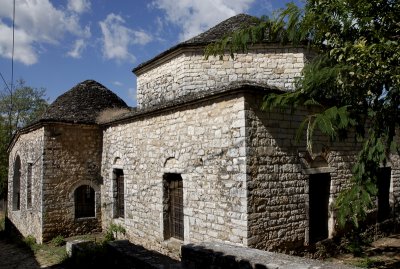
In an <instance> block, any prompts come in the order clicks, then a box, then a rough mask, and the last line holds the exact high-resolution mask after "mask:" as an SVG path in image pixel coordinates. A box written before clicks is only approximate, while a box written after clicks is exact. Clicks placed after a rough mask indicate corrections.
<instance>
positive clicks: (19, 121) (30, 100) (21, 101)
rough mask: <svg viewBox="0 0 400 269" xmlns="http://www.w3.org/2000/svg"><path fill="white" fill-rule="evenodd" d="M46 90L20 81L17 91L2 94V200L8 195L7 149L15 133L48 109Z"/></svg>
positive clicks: (0, 191)
mask: <svg viewBox="0 0 400 269" xmlns="http://www.w3.org/2000/svg"><path fill="white" fill-rule="evenodd" d="M45 92H46V91H45V89H36V88H32V87H29V86H26V85H25V81H23V80H18V81H17V84H16V87H15V90H13V91H10V89H8V88H7V91H6V90H5V91H4V92H1V93H0V198H3V197H5V196H6V195H7V173H8V153H7V148H8V145H9V143H10V142H11V139H12V136H13V135H14V134H15V132H16V131H17V130H18V129H19V128H22V127H24V126H26V125H28V124H30V123H32V122H33V121H34V120H35V119H37V118H38V117H39V116H40V115H41V114H42V113H43V112H44V111H45V110H46V108H47V106H48V103H47V100H46V93H45Z"/></svg>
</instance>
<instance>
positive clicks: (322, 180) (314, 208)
mask: <svg viewBox="0 0 400 269" xmlns="http://www.w3.org/2000/svg"><path fill="white" fill-rule="evenodd" d="M330 186H331V176H330V174H329V173H323V174H313V175H310V179H309V242H310V243H315V242H318V241H321V240H323V239H326V238H328V212H329V195H330Z"/></svg>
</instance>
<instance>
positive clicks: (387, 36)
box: [206, 0, 400, 226]
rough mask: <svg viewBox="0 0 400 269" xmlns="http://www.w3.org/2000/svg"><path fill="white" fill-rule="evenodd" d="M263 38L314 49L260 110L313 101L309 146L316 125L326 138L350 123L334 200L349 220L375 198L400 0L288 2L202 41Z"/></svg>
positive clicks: (398, 76) (243, 46) (395, 87)
mask: <svg viewBox="0 0 400 269" xmlns="http://www.w3.org/2000/svg"><path fill="white" fill-rule="evenodd" d="M263 41H274V42H281V43H283V44H287V43H290V44H294V45H298V44H303V45H305V46H308V47H309V48H310V49H311V50H313V51H315V52H316V56H315V57H314V58H313V59H312V60H311V61H310V62H309V63H308V64H307V65H306V66H305V68H304V70H303V74H302V77H301V78H299V79H298V81H297V83H296V90H295V91H293V92H288V93H285V94H281V95H277V94H272V95H269V96H267V97H266V98H265V100H264V105H263V108H264V109H270V108H274V107H287V106H289V107H292V108H296V107H298V106H310V105H312V106H318V107H320V108H321V112H320V113H314V114H312V115H309V116H308V117H307V118H306V119H305V121H304V122H303V124H302V128H303V129H306V134H307V145H308V149H309V150H312V133H313V131H314V129H315V128H318V129H319V130H321V131H322V132H323V133H325V134H327V135H329V136H330V137H331V138H332V139H336V138H338V137H340V134H341V133H343V132H345V131H346V130H348V129H349V128H353V129H355V130H356V133H357V139H358V141H359V142H361V143H362V145H363V146H362V149H361V150H360V152H359V155H358V158H357V162H356V164H355V166H354V168H353V177H352V187H350V188H349V189H346V190H344V191H342V193H341V194H340V195H339V197H338V199H337V207H338V210H339V211H338V212H339V221H340V223H341V224H344V223H345V222H346V221H347V220H351V221H352V222H353V223H354V224H355V225H356V226H357V225H358V222H359V220H361V219H363V218H364V217H365V215H366V211H367V209H369V208H370V207H371V206H372V205H373V204H374V199H373V197H374V196H375V195H376V193H377V187H376V186H377V184H376V183H377V174H378V169H379V166H380V165H385V163H386V161H387V159H388V156H389V154H390V152H391V151H392V152H393V151H397V152H399V150H398V145H397V144H396V142H395V141H394V137H395V135H396V130H397V128H398V127H399V126H398V125H399V122H400V119H399V105H400V45H399V42H400V1H398V0H374V1H370V0H368V1H367V0H329V1H328V0H308V1H305V5H304V7H303V8H299V7H297V6H296V5H294V4H292V3H291V4H288V6H287V8H286V9H284V10H281V11H280V12H279V13H278V15H277V16H275V17H274V18H272V19H269V18H264V19H263V20H262V21H261V22H260V24H259V25H258V26H254V27H244V28H243V29H242V30H240V31H238V32H236V33H234V34H233V35H227V36H226V37H225V38H223V39H222V40H220V41H219V42H217V43H215V44H212V45H210V46H208V48H207V49H206V55H221V54H223V53H225V52H228V53H230V54H231V55H233V54H234V53H235V52H246V51H247V49H248V48H249V47H250V46H251V45H252V44H255V43H259V42H263Z"/></svg>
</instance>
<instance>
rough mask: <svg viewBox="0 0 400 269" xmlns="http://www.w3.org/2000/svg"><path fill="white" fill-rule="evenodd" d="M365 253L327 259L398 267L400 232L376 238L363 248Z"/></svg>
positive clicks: (380, 268)
mask: <svg viewBox="0 0 400 269" xmlns="http://www.w3.org/2000/svg"><path fill="white" fill-rule="evenodd" d="M364 253H365V255H364V256H362V257H353V255H352V254H342V255H339V256H337V257H335V258H331V259H329V260H330V261H333V262H338V263H347V264H353V265H356V266H360V267H363V268H372V269H396V268H400V234H395V235H391V236H388V237H384V238H381V239H378V240H376V241H374V242H372V243H371V245H370V246H369V247H366V248H365V251H364Z"/></svg>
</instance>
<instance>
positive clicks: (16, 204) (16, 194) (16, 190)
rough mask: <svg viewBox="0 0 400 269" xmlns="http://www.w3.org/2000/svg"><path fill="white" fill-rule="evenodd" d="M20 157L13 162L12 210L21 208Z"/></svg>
mask: <svg viewBox="0 0 400 269" xmlns="http://www.w3.org/2000/svg"><path fill="white" fill-rule="evenodd" d="M20 186H21V159H20V158H19V156H17V158H16V159H15V162H14V175H13V210H19V209H20V208H21V194H20V189H21V188H20Z"/></svg>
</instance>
